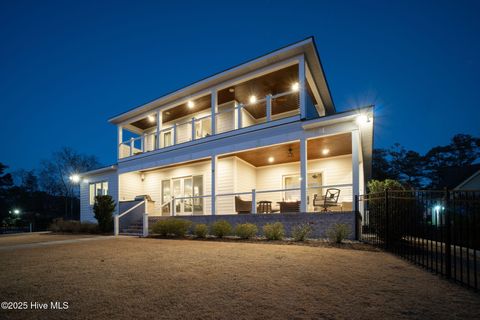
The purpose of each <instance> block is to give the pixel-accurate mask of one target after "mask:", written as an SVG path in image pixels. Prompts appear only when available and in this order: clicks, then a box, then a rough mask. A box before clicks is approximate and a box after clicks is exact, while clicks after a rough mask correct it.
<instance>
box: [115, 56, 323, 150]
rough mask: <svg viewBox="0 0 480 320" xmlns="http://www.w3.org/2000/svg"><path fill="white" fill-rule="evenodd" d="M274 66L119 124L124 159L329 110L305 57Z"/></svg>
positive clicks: (120, 144)
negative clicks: (314, 83)
mask: <svg viewBox="0 0 480 320" xmlns="http://www.w3.org/2000/svg"><path fill="white" fill-rule="evenodd" d="M272 69H273V70H272ZM272 69H270V70H266V71H264V72H262V73H260V74H258V73H253V74H251V75H250V76H246V77H243V78H240V79H237V80H236V81H235V80H234V81H231V82H230V83H228V84H224V85H223V86H221V87H219V86H217V87H215V88H213V89H211V90H208V91H206V92H205V91H204V92H202V93H199V94H198V95H190V96H188V97H184V99H182V100H181V101H179V102H178V103H174V104H172V105H167V106H160V107H159V108H158V109H157V110H154V111H150V112H146V113H144V114H142V115H140V116H137V117H135V118H134V119H131V120H130V121H129V122H126V123H124V124H123V125H119V126H118V128H119V132H118V141H119V142H118V157H119V159H123V158H127V157H134V156H136V155H140V154H144V153H147V152H152V151H155V150H160V149H165V148H174V147H175V146H177V145H180V144H183V143H187V142H190V141H197V140H201V139H204V138H206V137H210V136H214V135H219V134H222V133H226V132H230V131H233V130H238V129H242V128H247V127H254V126H257V125H261V124H263V125H264V126H269V125H277V124H279V122H280V121H279V120H281V119H283V122H285V121H286V122H288V121H295V120H299V119H301V118H306V117H315V116H322V115H324V113H325V111H324V108H323V106H322V105H321V103H320V104H319V103H318V102H317V101H319V100H320V99H318V97H319V94H318V92H316V88H315V86H314V85H313V81H309V79H308V77H305V76H303V77H302V76H299V75H300V74H302V75H304V74H305V69H304V63H303V61H302V62H300V61H297V60H293V61H290V62H289V63H288V64H287V65H286V66H285V65H283V66H281V67H278V66H277V68H272ZM302 79H303V80H302ZM302 96H304V98H302ZM302 101H303V102H302ZM302 104H303V105H302Z"/></svg>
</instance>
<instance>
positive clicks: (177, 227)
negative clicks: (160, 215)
mask: <svg viewBox="0 0 480 320" xmlns="http://www.w3.org/2000/svg"><path fill="white" fill-rule="evenodd" d="M191 225H192V222H191V221H188V220H185V219H177V218H170V219H166V220H160V221H158V222H157V223H155V224H154V225H153V227H152V231H153V233H158V234H159V235H161V236H174V237H184V236H185V234H186V233H187V232H188V229H190V226H191Z"/></svg>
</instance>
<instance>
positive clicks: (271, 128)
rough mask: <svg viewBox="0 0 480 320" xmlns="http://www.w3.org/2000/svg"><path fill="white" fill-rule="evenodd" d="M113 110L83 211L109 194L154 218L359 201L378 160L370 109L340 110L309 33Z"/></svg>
mask: <svg viewBox="0 0 480 320" xmlns="http://www.w3.org/2000/svg"><path fill="white" fill-rule="evenodd" d="M109 121H110V123H112V124H114V125H115V126H117V128H118V137H117V139H118V140H117V149H118V163H117V164H116V165H114V166H110V167H107V168H103V169H99V170H95V171H91V172H87V173H84V174H82V182H81V220H82V221H86V220H94V218H93V212H92V205H93V203H94V199H95V195H101V194H109V195H111V196H112V197H113V198H114V199H115V201H117V203H118V204H119V205H118V206H117V207H118V215H119V217H120V218H117V219H116V221H117V223H118V221H119V220H121V219H125V221H129V222H132V221H133V220H132V219H127V217H128V216H129V215H132V216H134V214H132V212H134V211H135V210H138V208H140V210H141V212H143V213H145V212H147V213H148V217H149V218H150V220H152V218H155V217H164V216H184V217H195V216H210V217H218V216H224V217H225V216H227V215H242V216H249V217H253V218H252V219H255V216H257V217H258V216H260V215H271V216H275V215H277V216H280V215H282V214H287V213H288V214H291V213H292V212H300V213H302V214H305V213H309V214H312V215H314V214H317V215H321V214H322V212H325V211H327V212H352V211H353V207H354V200H355V196H356V195H359V194H361V193H363V192H364V190H365V180H366V178H367V177H369V175H370V171H371V155H372V142H373V141H372V140H373V108H372V107H370V106H369V107H365V108H360V109H352V110H350V111H345V112H336V110H335V106H334V104H333V101H332V97H331V95H330V91H329V87H328V84H327V81H326V78H325V74H324V71H323V69H322V65H321V62H320V59H319V55H318V52H317V49H316V46H315V42H314V39H313V38H307V39H305V40H303V41H300V42H297V43H294V44H292V45H289V46H286V47H284V48H281V49H278V50H275V51H273V52H270V53H268V54H266V55H263V56H261V57H259V58H256V59H253V60H250V61H248V62H245V63H243V64H240V65H238V66H235V67H233V68H230V69H228V70H225V71H222V72H220V73H217V74H215V75H213V76H210V77H207V78H205V79H203V80H200V81H198V82H195V83H193V84H191V85H189V86H187V87H185V88H182V89H179V90H177V91H174V92H171V93H169V94H166V95H164V96H162V97H160V98H158V99H155V100H153V101H151V102H149V103H147V104H144V105H142V106H139V107H136V108H134V109H131V110H129V111H126V112H124V113H121V114H119V115H117V116H115V117H113V118H111V119H110V120H109ZM327 191H328V192H327ZM138 196H142V197H139V198H138ZM143 196H147V197H146V198H143ZM325 196H327V199H326V197H325ZM136 197H137V199H136ZM330 200H331V201H330ZM143 201H144V202H143ZM330 202H332V203H330ZM132 207H133V208H135V210H134V209H132ZM125 212H127V213H126V214H125ZM300 213H299V214H300ZM136 219H138V216H137V217H136ZM147 221H148V220H147Z"/></svg>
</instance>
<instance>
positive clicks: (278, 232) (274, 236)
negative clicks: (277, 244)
mask: <svg viewBox="0 0 480 320" xmlns="http://www.w3.org/2000/svg"><path fill="white" fill-rule="evenodd" d="M263 233H264V234H265V237H266V238H267V240H282V239H283V237H284V236H285V229H284V228H283V224H282V223H281V222H275V223H267V224H266V225H264V226H263Z"/></svg>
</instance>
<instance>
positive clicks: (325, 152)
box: [322, 148, 330, 156]
mask: <svg viewBox="0 0 480 320" xmlns="http://www.w3.org/2000/svg"><path fill="white" fill-rule="evenodd" d="M329 153H330V149H327V148H325V149H323V150H322V154H323V155H324V156H326V155H327V154H329Z"/></svg>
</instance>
